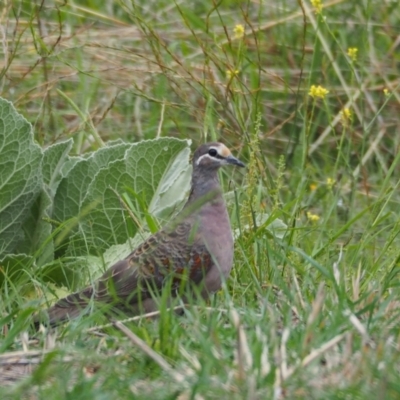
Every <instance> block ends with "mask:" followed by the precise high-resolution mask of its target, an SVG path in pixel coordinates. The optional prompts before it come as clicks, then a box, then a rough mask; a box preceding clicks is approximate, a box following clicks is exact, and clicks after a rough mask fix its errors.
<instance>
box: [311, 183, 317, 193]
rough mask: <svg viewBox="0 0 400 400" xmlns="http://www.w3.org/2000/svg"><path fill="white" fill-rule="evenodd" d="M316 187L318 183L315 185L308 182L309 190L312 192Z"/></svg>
mask: <svg viewBox="0 0 400 400" xmlns="http://www.w3.org/2000/svg"><path fill="white" fill-rule="evenodd" d="M317 187H318V185H317V184H316V183H311V184H310V190H311V191H312V192H314V191H315V190H317Z"/></svg>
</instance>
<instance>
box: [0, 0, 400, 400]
mask: <svg viewBox="0 0 400 400" xmlns="http://www.w3.org/2000/svg"><path fill="white" fill-rule="evenodd" d="M78 3H79V5H78ZM324 3H325V5H326V7H325V8H324V9H323V11H322V14H321V15H319V14H315V13H314V11H313V9H312V6H311V5H310V3H309V2H304V3H301V4H302V7H300V6H299V2H297V1H293V0H292V1H290V0H282V1H279V2H235V1H224V2H221V3H208V2H193V3H190V2H175V3H171V2H167V1H164V0H161V1H154V0H149V1H146V2H145V1H134V0H132V1H130V2H129V1H117V2H113V1H98V0H93V1H85V2H75V3H73V2H68V4H64V3H62V2H59V1H55V2H44V5H43V6H40V2H37V5H35V4H34V2H31V1H25V2H24V1H13V2H8V3H7V5H6V6H5V8H4V10H3V11H2V12H1V17H0V18H1V23H2V25H3V27H4V32H5V35H6V37H5V39H4V40H3V42H2V45H1V49H2V53H3V54H2V59H4V60H5V62H4V69H3V70H2V73H1V75H0V78H1V80H0V90H1V96H2V97H4V98H7V99H8V100H10V101H12V102H13V103H14V105H15V107H16V108H17V110H18V111H19V112H20V113H21V114H23V115H24V116H25V117H26V118H27V119H28V120H29V121H30V122H31V123H32V124H33V126H34V131H35V138H36V140H37V142H38V143H40V145H42V146H43V147H46V146H48V145H50V144H52V143H55V142H58V141H60V140H62V139H67V138H73V141H74V145H73V153H72V154H77V155H80V154H83V153H85V152H87V151H91V150H96V149H98V148H99V147H101V146H102V144H103V143H107V142H109V141H110V140H115V139H118V138H121V139H123V140H124V141H127V142H133V141H139V140H143V139H152V138H155V137H160V136H161V137H164V136H174V137H178V138H190V139H192V141H193V143H194V145H197V144H199V143H202V142H204V141H206V140H214V139H216V140H221V141H223V142H224V143H225V144H227V145H228V146H229V147H230V148H231V149H232V152H233V153H234V154H235V155H238V156H239V157H240V158H241V159H243V160H245V161H246V162H247V163H248V168H247V170H246V173H245V174H243V173H242V172H239V171H234V172H232V171H229V172H228V173H226V172H225V173H223V175H222V181H223V184H224V188H225V190H226V191H227V192H228V191H232V190H233V192H231V193H230V194H229V207H230V214H231V219H232V225H233V228H234V229H240V230H241V235H240V236H239V238H238V239H237V240H236V243H235V266H234V271H233V272H232V274H231V277H230V279H229V281H228V282H227V287H226V288H224V289H223V290H222V291H221V292H219V293H218V294H216V295H215V298H213V299H211V302H210V304H200V305H198V307H189V308H188V309H187V311H186V313H185V315H183V316H178V315H176V314H175V313H174V312H172V311H168V310H162V312H161V315H160V316H159V318H155V319H152V318H142V319H136V320H134V321H129V322H125V325H126V327H127V328H128V329H129V330H130V331H131V332H132V333H133V334H135V335H136V336H137V337H139V338H141V339H142V340H143V341H144V344H143V343H142V344H138V343H137V342H136V344H133V343H132V341H131V340H130V339H129V338H128V336H127V335H126V334H125V333H123V332H122V331H121V329H119V328H118V327H115V326H114V327H113V326H111V327H107V328H104V329H100V328H97V329H96V330H95V331H93V330H92V331H88V329H90V328H91V327H94V326H96V324H105V323H107V322H109V321H107V319H106V318H105V317H104V316H102V315H93V316H90V317H87V318H82V319H80V320H78V321H74V322H71V323H70V324H68V325H66V326H65V327H63V328H59V329H58V330H57V332H56V333H51V334H44V333H39V334H34V333H33V332H32V331H29V326H28V322H27V321H28V319H29V316H30V315H31V314H32V312H33V311H35V310H36V309H37V307H38V303H39V300H41V299H40V297H41V293H42V292H41V291H42V290H43V288H44V287H45V286H46V284H47V283H46V282H43V281H42V279H41V277H40V273H39V271H35V270H29V271H28V272H29V281H30V282H33V283H34V286H35V288H36V289H37V292H36V294H34V295H32V291H26V290H25V289H26V286H27V282H26V280H27V278H26V274H25V275H24V277H21V278H20V279H19V280H18V279H17V280H15V281H13V282H12V285H5V284H4V285H3V288H2V292H1V299H2V300H1V302H0V316H1V318H2V319H1V320H0V325H1V326H2V336H0V351H1V352H2V354H0V363H1V362H4V359H3V358H1V357H5V356H10V354H11V352H14V351H21V350H23V349H24V348H25V349H26V348H28V350H29V351H31V352H32V353H27V354H26V355H25V357H28V356H29V357H30V358H31V359H32V361H31V362H32V363H35V362H37V360H38V357H39V356H38V355H37V353H35V352H37V351H38V350H40V351H41V350H42V349H48V350H46V354H44V355H43V356H42V357H43V358H42V361H41V362H40V363H38V364H34V366H36V365H38V366H37V368H34V372H33V374H28V375H26V376H25V377H23V378H22V379H17V382H15V383H13V384H12V385H8V386H7V387H6V388H2V389H1V390H2V393H4V394H3V395H2V396H3V398H6V397H7V398H10V399H11V398H12V399H14V398H15V399H17V398H28V397H29V396H30V395H32V396H33V397H29V398H46V399H59V398H74V399H75V398H79V399H84V398H85V399H86V398H88V399H89V398H90V399H92V398H95V399H103V398H106V399H109V398H135V399H141V398H152V399H175V398H177V399H181V400H182V399H196V400H198V399H202V398H203V399H213V398H232V399H243V398H246V399H270V398H271V399H294V398H296V399H303V398H304V399H397V398H399V397H400V384H399V379H398V376H399V373H400V355H399V354H400V353H399V346H400V345H399V343H400V334H399V333H400V311H399V310H400V307H399V305H400V302H399V295H400V288H399V272H400V268H399V267H400V265H399V257H400V250H399V249H400V246H399V237H398V236H399V233H400V220H399V200H400V191H399V187H398V186H399V173H400V166H399V157H400V156H399V144H400V143H399V138H400V136H399V135H398V132H399V130H400V123H399V121H400V120H399V118H398V115H399V104H400V91H399V83H400V81H399V78H398V75H399V65H400V64H399V63H400V55H399V44H398V37H399V26H400V9H399V7H398V5H397V3H396V2H389V1H387V2H381V1H377V0H370V1H364V2H361V1H359V2H355V1H349V0H347V1H346V0H342V1H340V0H339V1H331V2H327V1H324ZM237 24H243V26H244V27H245V36H244V37H243V38H235V33H234V28H235V26H236V25H237ZM348 48H357V49H358V52H357V58H356V60H352V59H351V58H350V57H349V56H348V55H347V51H348ZM227 71H230V74H227ZM236 71H238V72H237V73H236ZM228 75H229V77H228ZM312 85H321V86H322V87H324V88H326V89H327V90H329V93H328V94H327V95H326V97H325V98H324V99H318V98H315V99H313V98H312V97H310V96H309V94H308V93H309V90H310V88H311V86H312ZM384 89H387V94H385V92H384ZM345 108H348V109H350V110H351V118H344V117H343V115H342V114H341V112H342V111H343V109H345ZM228 174H229V175H228ZM265 212H267V213H269V215H270V216H269V218H268V219H267V220H266V221H264V222H263V223H261V224H256V223H255V221H257V219H256V216H259V215H261V214H264V213H265ZM313 216H314V217H313ZM141 218H142V220H141V221H143V222H145V221H146V219H145V217H144V216H143V215H142V216H141ZM313 219H314V220H313ZM278 220H280V221H283V222H284V223H285V224H286V225H287V226H288V229H287V231H286V232H285V235H284V237H283V238H279V237H277V236H275V235H273V234H272V233H271V231H270V229H269V228H270V226H271V224H272V223H273V222H275V223H276V221H278ZM82 286H83V282H82ZM67 290H68V288H67ZM10 311H13V314H12V315H11V316H7V315H8V313H9V312H10ZM27 330H28V331H29V332H30V335H31V336H30V341H28V340H27V338H26V335H24V332H26V331H27ZM52 343H53V344H52ZM149 349H152V350H153V351H154V352H155V353H156V355H157V356H155V355H154V354H153V353H149ZM157 357H158V358H157ZM159 358H160V359H161V361H160V360H159ZM0 367H2V365H1V364H0ZM13 368H17V367H16V364H15V363H13ZM3 371H4V370H3ZM18 371H20V370H19V369H18V370H17V369H15V370H12V375H13V376H14V377H17V376H19V375H18ZM4 374H5V372H3V377H4V376H5V375H4Z"/></svg>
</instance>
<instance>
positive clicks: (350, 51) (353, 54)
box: [347, 47, 358, 61]
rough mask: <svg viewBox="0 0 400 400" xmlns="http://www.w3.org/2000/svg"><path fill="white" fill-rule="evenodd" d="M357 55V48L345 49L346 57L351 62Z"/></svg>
mask: <svg viewBox="0 0 400 400" xmlns="http://www.w3.org/2000/svg"><path fill="white" fill-rule="evenodd" d="M357 53H358V49H357V47H349V48H348V49H347V55H348V56H349V57H350V58H351V61H356V60H357Z"/></svg>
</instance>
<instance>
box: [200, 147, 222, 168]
mask: <svg viewBox="0 0 400 400" xmlns="http://www.w3.org/2000/svg"><path fill="white" fill-rule="evenodd" d="M211 148H212V149H214V148H215V147H211ZM215 150H217V151H218V149H215ZM203 158H209V159H210V160H213V161H219V162H220V163H222V162H223V161H224V159H222V158H220V159H218V158H216V157H211V156H210V155H209V154H208V153H206V154H203V155H202V156H201V157H199V159H198V160H197V161H196V165H199V164H200V163H201V160H202V159H203Z"/></svg>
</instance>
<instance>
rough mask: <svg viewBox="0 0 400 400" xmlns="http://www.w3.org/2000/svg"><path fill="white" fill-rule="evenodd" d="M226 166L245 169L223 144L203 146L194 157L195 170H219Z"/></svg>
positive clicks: (216, 143)
mask: <svg viewBox="0 0 400 400" xmlns="http://www.w3.org/2000/svg"><path fill="white" fill-rule="evenodd" d="M224 165H237V166H238V167H245V164H243V163H242V162H241V161H240V160H238V159H237V158H236V157H234V156H233V155H232V153H231V151H230V150H229V149H228V148H227V147H226V146H225V145H224V144H222V143H219V142H212V143H205V144H203V145H201V146H200V147H199V148H198V149H197V150H196V151H195V152H194V155H193V168H194V169H203V170H204V169H207V170H217V169H218V168H220V167H222V166H224Z"/></svg>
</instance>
